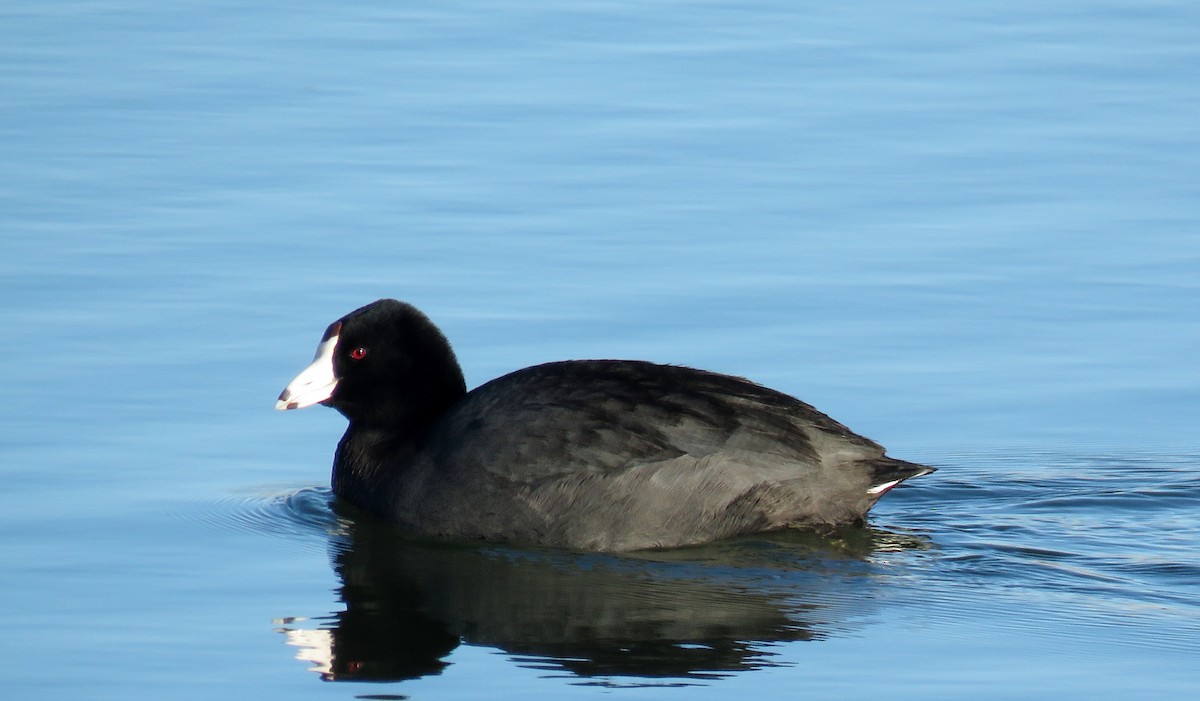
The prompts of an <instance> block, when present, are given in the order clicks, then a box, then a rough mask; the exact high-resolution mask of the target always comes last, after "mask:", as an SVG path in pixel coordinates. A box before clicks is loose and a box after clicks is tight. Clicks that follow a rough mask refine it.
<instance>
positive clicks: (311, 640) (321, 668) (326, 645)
mask: <svg viewBox="0 0 1200 701" xmlns="http://www.w3.org/2000/svg"><path fill="white" fill-rule="evenodd" d="M279 632H281V633H283V634H284V637H285V642H286V643H287V644H288V645H292V646H295V647H298V648H300V649H299V650H298V651H297V652H296V659H298V660H302V661H304V662H310V663H312V666H311V667H309V668H308V671H310V672H316V673H318V674H320V675H321V676H322V677H325V678H331V677H332V676H333V633H332V632H330V631H328V630H324V629H320V628H318V629H316V630H309V629H305V628H281V629H280V631H279Z"/></svg>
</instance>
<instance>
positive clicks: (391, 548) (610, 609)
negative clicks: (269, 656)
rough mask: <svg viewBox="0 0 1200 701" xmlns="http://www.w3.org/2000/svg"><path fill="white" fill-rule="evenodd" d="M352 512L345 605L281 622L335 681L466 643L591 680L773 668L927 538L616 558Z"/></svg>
mask: <svg viewBox="0 0 1200 701" xmlns="http://www.w3.org/2000/svg"><path fill="white" fill-rule="evenodd" d="M341 523H342V529H341V531H342V532H341V533H340V534H339V535H337V536H335V537H334V538H333V539H332V541H331V542H332V545H333V547H332V552H333V561H334V568H335V570H336V572H337V575H338V576H339V578H340V580H341V583H342V585H341V588H340V590H339V594H340V598H341V601H342V604H343V606H344V610H342V611H340V612H336V613H334V614H332V615H331V616H329V617H328V618H325V619H318V620H317V621H315V622H314V621H308V622H303V621H301V620H298V619H286V620H284V621H282V623H283V625H282V627H281V629H280V630H281V632H283V633H284V634H285V636H286V638H287V642H288V643H289V644H291V645H295V646H297V647H299V648H301V649H300V651H299V653H298V654H297V657H298V658H300V659H303V660H307V661H309V662H311V663H313V667H312V669H313V670H314V671H317V672H319V673H320V674H321V676H322V678H324V679H326V680H331V681H332V680H373V681H386V680H402V679H411V678H416V677H421V676H426V675H432V674H438V673H439V672H440V671H441V670H442V669H443V668H444V667H445V665H446V662H444V659H445V658H446V657H447V656H448V655H449V653H450V652H451V651H453V650H454V649H455V648H456V647H457V646H458V645H460V644H463V643H465V644H471V645H480V646H487V647H493V648H498V649H500V650H503V651H504V652H506V653H508V654H510V655H512V656H514V659H515V660H516V662H517V663H518V664H522V665H525V666H530V667H536V668H538V669H550V670H555V671H557V672H558V673H563V672H566V673H569V674H572V675H577V676H579V677H583V678H612V677H634V678H642V679H646V680H651V679H657V680H666V679H675V680H678V681H682V682H686V681H687V680H702V679H707V678H713V677H717V676H723V675H727V674H732V673H736V672H739V671H744V670H750V669H755V668H760V667H764V666H770V665H772V664H774V662H773V657H774V653H773V652H772V647H773V645H774V644H776V643H781V642H788V641H797V640H811V639H817V638H822V637H827V636H831V635H836V634H838V633H839V632H842V631H845V630H848V629H850V628H851V627H852V626H854V625H860V624H861V623H860V622H861V621H862V620H864V617H865V616H868V615H869V614H870V609H871V607H872V606H873V603H872V602H873V601H875V597H873V596H872V589H873V587H875V586H877V579H878V577H877V575H878V574H879V570H878V566H877V565H875V564H873V563H872V560H871V557H870V556H871V554H872V553H875V552H878V551H880V550H896V549H908V548H914V547H916V548H919V547H925V543H924V541H923V540H922V539H920V538H918V537H914V536H907V535H899V534H894V533H887V532H884V531H878V530H873V529H868V528H855V529H848V530H845V531H841V532H839V533H838V534H836V536H833V537H830V536H816V535H812V534H803V533H794V534H790V533H789V534H780V535H776V536H771V537H762V538H758V539H751V540H743V541H735V542H729V543H722V544H718V545H712V546H706V547H702V548H690V549H683V550H675V551H664V552H652V553H640V554H633V555H623V556H618V555H602V554H594V553H586V554H585V553H571V552H563V551H550V550H528V549H519V548H511V547H503V546H496V545H461V544H457V545H455V544H442V543H429V542H413V541H410V540H405V539H404V538H402V537H400V536H399V535H398V534H397V533H396V532H395V531H393V530H391V529H390V528H388V527H386V526H383V525H380V524H377V523H373V522H368V521H365V520H361V519H353V518H351V519H344V520H342V522H341ZM314 623H315V624H316V625H315V627H313V624H314Z"/></svg>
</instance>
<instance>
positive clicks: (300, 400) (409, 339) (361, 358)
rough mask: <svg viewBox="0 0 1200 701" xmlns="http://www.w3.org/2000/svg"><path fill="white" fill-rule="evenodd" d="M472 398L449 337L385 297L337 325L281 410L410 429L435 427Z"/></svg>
mask: <svg viewBox="0 0 1200 701" xmlns="http://www.w3.org/2000/svg"><path fill="white" fill-rule="evenodd" d="M465 393H466V383H465V382H464V380H463V375H462V370H461V369H460V368H459V366H458V361H457V360H456V359H455V357H454V351H453V350H452V349H451V348H450V343H449V341H447V340H446V337H445V336H444V335H442V332H441V331H440V330H438V328H437V327H436V326H434V324H433V322H431V321H430V320H429V318H428V317H427V316H425V315H424V314H422V313H421V312H420V311H418V310H417V309H416V308H415V307H413V306H412V305H410V304H405V303H404V302H398V301H396V300H394V299H381V300H379V301H377V302H372V303H371V304H368V305H367V306H365V307H362V308H361V309H356V310H355V311H353V312H350V313H349V314H347V315H346V316H344V317H342V318H341V319H338V320H337V321H335V322H333V323H332V324H330V326H329V328H328V329H327V330H326V331H325V336H324V337H323V338H322V339H321V344H320V345H319V346H318V347H317V355H316V358H314V359H313V363H312V365H310V366H309V367H308V368H307V369H305V370H304V371H303V372H301V373H300V375H298V376H297V377H296V379H295V380H293V381H292V383H291V384H289V385H288V386H287V388H286V389H285V390H284V391H283V394H281V395H280V397H279V402H278V403H277V404H276V408H278V409H299V408H302V407H305V406H311V405H313V404H317V403H321V404H325V405H326V406H331V407H333V408H335V409H337V410H338V411H340V412H341V413H342V414H343V415H345V416H346V418H348V419H349V420H350V422H351V423H353V424H358V425H360V426H373V427H378V428H383V429H385V430H396V429H400V430H403V428H410V429H411V428H416V427H418V426H423V425H427V424H429V423H431V422H432V421H434V420H436V419H437V418H438V417H439V416H441V415H442V414H443V413H444V412H445V411H446V410H447V409H448V408H450V406H451V405H453V404H454V403H455V402H457V401H458V400H459V399H460V398H461V397H462V396H463V394H465Z"/></svg>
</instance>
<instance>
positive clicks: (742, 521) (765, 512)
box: [391, 360, 928, 550]
mask: <svg viewBox="0 0 1200 701" xmlns="http://www.w3.org/2000/svg"><path fill="white" fill-rule="evenodd" d="M903 466H907V467H903ZM925 471H928V468H924V467H923V466H919V465H913V464H911V463H901V462H900V461H893V460H891V459H890V458H886V457H885V456H884V451H883V449H882V448H881V447H880V446H879V445H878V444H876V443H874V442H872V441H870V440H868V439H866V438H863V437H862V436H858V435H856V434H854V433H853V432H851V431H850V430H849V429H847V428H846V427H845V426H843V425H842V424H840V423H838V422H836V421H834V420H833V419H831V418H829V417H828V416H826V415H824V414H822V413H821V412H819V411H817V410H816V409H814V408H813V407H811V406H809V405H808V404H805V403H804V402H801V401H799V400H797V399H795V398H793V397H791V396H788V395H786V394H783V393H780V392H776V391H774V390H771V389H767V388H765V387H762V386H760V385H757V384H754V383H752V382H749V381H747V380H743V379H740V378H736V377H731V376H727V375H720V374H716V373H711V372H705V371H700V370H693V369H690V368H683V367H675V366H664V365H656V364H653V363H647V362H640V361H608V360H605V361H601V360H590V361H567V362H559V363H549V364H545V365H538V366H534V367H531V368H526V369H524V370H519V371H517V372H514V373H511V374H509V375H505V376H503V377H500V378H498V379H496V380H493V381H491V382H489V383H487V384H484V385H482V386H480V387H479V388H477V389H475V390H474V391H472V392H470V393H468V394H467V395H466V396H465V397H464V398H463V399H462V400H461V401H460V402H459V403H458V404H457V405H455V406H454V407H452V408H451V410H450V411H449V412H448V413H447V414H446V415H445V416H444V417H443V418H442V419H441V421H440V422H439V423H438V424H437V425H436V426H435V427H434V429H433V431H432V432H431V433H430V434H429V435H428V436H427V438H426V440H425V441H424V443H423V445H422V447H421V449H420V450H419V451H418V453H417V455H416V457H415V458H414V459H413V460H412V464H411V465H407V466H403V467H402V468H401V469H400V470H399V471H398V472H402V473H404V475H403V477H402V478H401V479H400V484H399V486H398V487H397V489H398V491H399V492H401V493H402V496H401V497H400V498H398V499H396V500H395V507H394V509H393V512H392V514H391V515H392V517H393V519H394V520H397V521H399V522H401V523H402V524H404V525H405V526H406V527H408V528H409V529H412V530H416V531H418V532H422V533H426V534H430V535H439V536H449V537H485V536H486V537H495V536H496V535H497V533H500V534H503V536H504V538H505V539H507V540H511V541H516V542H528V543H539V544H544V545H557V546H566V547H577V548H583V549H591V550H632V549H639V548H648V547H668V546H677V545H687V544H691V543H701V542H707V541H710V540H714V539H717V538H723V537H729V536H733V535H738V534H741V533H750V532H757V531H765V530H772V529H777V528H782V527H785V526H788V525H793V524H809V525H816V524H838V523H845V522H849V521H854V520H858V519H861V518H862V517H863V516H864V515H865V513H866V511H867V510H868V509H869V508H870V507H871V505H872V504H873V503H874V502H875V500H876V499H877V498H878V493H872V492H871V489H872V487H874V486H876V485H877V484H878V483H881V482H882V481H883V477H882V476H881V475H887V476H891V475H893V474H895V475H898V479H905V478H907V477H911V476H916V475H917V474H923V473H924V472H925Z"/></svg>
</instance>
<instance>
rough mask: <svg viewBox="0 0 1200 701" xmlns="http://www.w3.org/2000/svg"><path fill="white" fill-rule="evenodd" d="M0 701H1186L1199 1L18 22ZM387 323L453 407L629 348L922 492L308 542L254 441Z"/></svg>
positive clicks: (275, 469) (1192, 559)
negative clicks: (318, 352)
mask: <svg viewBox="0 0 1200 701" xmlns="http://www.w3.org/2000/svg"><path fill="white" fill-rule="evenodd" d="M0 26H2V27H3V28H4V29H5V32H4V35H5V41H3V42H0V99H2V100H3V104H4V109H3V110H0V158H2V161H0V162H3V163H4V165H5V167H4V168H3V169H0V323H2V325H3V328H4V329H5V330H6V332H7V343H6V344H5V348H6V350H5V352H4V353H2V354H0V377H3V378H4V379H3V387H4V394H5V399H6V401H5V402H4V404H3V407H2V408H0V475H2V478H3V482H4V485H5V486H4V489H3V490H0V562H2V563H3V564H2V565H0V593H2V594H3V599H2V601H3V603H4V606H5V610H4V616H3V618H4V636H3V640H4V642H3V643H2V644H0V645H3V647H2V649H0V673H2V674H0V678H3V680H4V681H3V682H2V686H0V689H2V691H0V695H3V697H4V698H12V699H41V698H46V699H50V698H55V699H57V698H84V699H128V698H154V697H164V698H174V699H189V698H197V699H199V698H203V699H212V698H224V699H240V698H264V697H266V698H281V697H285V696H286V697H289V698H338V699H341V698H347V699H348V698H405V697H407V698H414V699H438V698H442V699H464V698H554V699H559V698H594V697H597V696H600V695H603V696H605V697H609V698H630V699H633V698H637V699H641V698H648V699H682V698H688V699H707V698H713V699H716V698H721V699H725V698H746V697H749V695H758V697H763V698H775V697H788V696H792V695H797V694H800V693H803V694H804V695H806V696H809V697H816V698H832V697H836V698H860V697H867V696H869V695H874V696H883V695H886V696H888V697H890V698H898V699H900V698H904V699H907V698H912V699H918V698H919V699H959V698H964V697H969V698H977V699H1006V698H1046V697H1050V696H1052V695H1053V696H1067V697H1080V698H1096V699H1128V698H1161V697H1167V696H1168V695H1174V696H1175V697H1184V698H1187V697H1190V696H1194V695H1195V693H1196V690H1197V688H1200V672H1197V671H1196V664H1195V660H1196V659H1197V658H1198V654H1200V604H1197V601H1200V556H1198V555H1197V552H1200V519H1198V518H1197V516H1198V508H1197V507H1198V506H1200V436H1198V434H1197V429H1196V427H1197V426H1200V370H1198V369H1197V363H1196V360H1195V357H1196V351H1195V349H1196V348H1197V347H1200V311H1198V310H1200V278H1198V277H1197V274H1196V271H1197V270H1200V208H1198V206H1197V202H1200V180H1198V179H1197V177H1196V173H1198V172H1200V136H1198V134H1200V132H1198V131H1197V129H1196V125H1197V124H1200V83H1197V81H1196V79H1195V76H1196V75H1197V71H1198V70H1200V10H1197V9H1196V8H1195V7H1194V6H1192V5H1190V4H1187V3H1171V2H1162V3H1145V2H1132V1H1128V2H1100V3H1095V2H1091V3H1081V2H1079V3H1077V2H1067V3H1057V4H1052V5H1050V6H1047V5H1046V4H1045V3H1032V2H1015V3H1014V2H1006V3H998V2H985V3H974V4H971V5H970V6H969V7H966V6H963V5H962V4H961V3H928V4H926V5H925V6H923V8H920V9H904V8H899V7H896V6H894V4H888V3H860V4H858V5H854V6H847V7H842V6H837V7H834V6H829V7H826V6H823V5H814V6H811V7H800V6H797V5H795V4H794V3H784V2H776V1H774V0H764V1H762V2H750V3H719V2H717V3H713V2H694V1H691V0H678V1H671V2H662V3H651V4H647V3H631V2H611V3H599V2H585V3H574V4H570V5H569V6H567V5H563V4H562V3H549V2H537V1H524V2H521V1H518V2H509V3H500V4H497V3H486V2H461V3H433V2H428V3H422V2H417V3H407V4H403V5H397V4H395V3H385V2H378V1H369V2H364V3H357V4H354V5H346V4H344V3H323V2H316V3H308V4H307V5H305V6H303V7H297V6H295V5H294V4H285V3H274V2H266V3H255V4H253V5H244V4H238V3H226V2H208V3H200V2H179V3H165V4H164V3H151V2H138V1H136V0H111V1H108V2H105V1H103V0H95V1H80V2H65V1H64V2H50V3H46V2H37V3H34V2H28V1H27V0H16V1H15V2H8V3H6V4H5V5H4V7H3V8H2V9H0ZM382 296H395V297H401V298H405V299H408V300H410V301H412V302H414V303H416V304H418V305H419V306H421V307H422V308H424V309H425V310H426V311H427V312H428V313H430V314H431V316H433V317H434V319H435V320H436V321H438V322H439V323H440V324H441V325H442V326H443V328H444V330H445V331H446V332H447V334H448V335H449V336H450V338H451V340H452V341H453V342H454V343H455V346H456V348H457V350H458V352H459V356H460V360H461V362H462V364H463V366H464V368H465V370H466V372H467V376H468V382H469V383H470V384H471V385H477V384H480V383H481V382H483V381H486V380H487V379H490V378H492V377H494V376H496V375H498V374H501V373H503V372H507V371H510V370H513V369H516V368H518V367H522V366H525V365H530V364H533V363H537V362H542V361H546V360H552V359H560V358H568V357H638V358H646V359H651V360H657V361H661V362H673V363H681V364H687V365H694V366H700V367H706V368H710V369H714V370H718V371H724V372H729V373H734V374H738V375H743V376H747V377H750V378H753V379H755V380H758V381H760V382H763V383H765V384H768V385H771V386H773V387H777V388H779V389H781V390H784V391H787V392H791V393H793V394H797V395H799V396H801V397H802V398H804V399H806V400H808V401H810V402H812V403H814V404H815V405H817V406H818V407H820V408H822V409H823V410H825V411H827V412H828V413H830V414H831V415H833V416H834V417H836V418H837V419H839V420H841V421H843V422H845V423H847V424H849V425H850V426H852V427H854V428H855V429H857V430H859V431H861V432H863V433H865V434H866V435H869V436H871V437H873V438H875V439H877V440H879V441H881V442H883V443H884V444H886V445H888V447H889V448H890V449H891V453H892V454H894V455H897V456H899V457H904V458H907V459H910V460H916V461H921V462H928V463H931V464H934V465H937V466H939V467H940V468H941V469H940V470H939V472H937V473H936V474H935V475H933V476H930V477H926V478H923V479H921V480H917V481H915V482H914V483H912V484H910V485H906V486H905V487H904V488H902V489H899V490H896V491H895V492H893V493H891V494H889V495H888V497H887V498H886V499H884V500H883V502H881V504H880V505H879V507H878V508H877V509H876V510H875V511H874V512H873V516H872V520H871V523H870V525H869V527H866V528H860V529H847V530H846V531H843V532H840V533H836V534H831V535H828V536H821V537H818V536H816V535H812V534H803V533H795V534H787V535H780V536H775V537H770V538H752V539H747V540H743V541H737V542H731V543H722V544H717V545H713V546H710V547H705V548H697V549H690V550H682V551H678V552H664V553H643V554H637V555H630V556H610V555H595V554H574V553H565V552H556V551H542V550H528V549H518V548H509V547H503V546H482V547H476V546H460V545H446V544H440V545H439V544H428V543H419V542H410V541H406V540H404V539H402V538H399V537H397V536H396V534H394V533H391V532H390V531H388V530H387V529H385V528H382V527H380V526H378V525H377V524H372V523H369V522H364V521H362V520H357V519H355V518H353V517H351V516H349V515H348V514H346V513H342V512H340V511H339V509H338V506H337V504H336V503H334V502H333V501H332V500H331V498H330V494H329V492H328V489H327V484H328V470H329V463H330V459H331V454H332V450H333V446H334V444H335V443H336V440H337V438H338V436H339V435H340V434H341V431H342V430H343V427H344V426H343V423H342V420H341V418H340V417H339V416H337V415H336V414H335V413H334V412H329V411H323V410H316V409H314V410H311V411H309V412H296V413H292V412H289V413H288V414H286V415H285V414H282V413H276V412H273V411H271V406H272V403H273V401H274V398H275V396H276V395H277V394H278V392H279V390H280V389H281V388H282V386H283V384H284V383H286V382H287V380H288V379H290V377H291V376H292V375H293V374H294V372H295V371H296V370H297V369H298V368H299V367H300V366H301V365H302V364H303V363H304V362H306V361H307V360H308V358H309V354H310V353H311V352H312V348H313V346H314V344H315V343H316V341H317V339H318V337H319V334H320V333H321V331H322V329H323V328H324V327H325V325H326V324H327V323H329V322H330V321H331V320H332V319H334V318H336V317H338V316H340V315H341V314H343V313H345V312H346V311H348V310H350V309H352V308H354V307H356V306H359V305H361V304H363V303H365V302H367V301H370V300H373V299H375V298H378V297H382Z"/></svg>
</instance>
